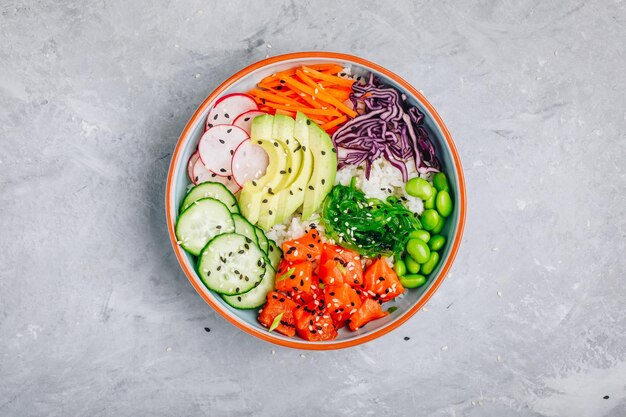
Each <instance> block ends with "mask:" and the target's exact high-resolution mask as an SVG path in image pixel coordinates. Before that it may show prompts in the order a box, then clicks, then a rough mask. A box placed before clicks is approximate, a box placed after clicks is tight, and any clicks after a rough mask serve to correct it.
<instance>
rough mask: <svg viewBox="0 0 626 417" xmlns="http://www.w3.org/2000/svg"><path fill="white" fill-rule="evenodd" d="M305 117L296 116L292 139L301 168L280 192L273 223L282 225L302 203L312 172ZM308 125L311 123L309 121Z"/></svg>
mask: <svg viewBox="0 0 626 417" xmlns="http://www.w3.org/2000/svg"><path fill="white" fill-rule="evenodd" d="M307 120H309V118H308V117H306V116H305V115H304V114H303V113H300V112H298V113H297V114H296V124H295V128H294V133H293V135H294V139H295V140H297V141H298V143H299V145H301V146H300V149H299V151H301V152H302V166H301V167H300V170H299V171H298V175H297V176H296V179H295V181H294V182H293V183H292V184H291V185H290V186H289V187H287V188H286V189H284V190H282V191H281V192H280V193H279V196H278V214H277V216H276V219H275V222H276V223H282V222H283V221H285V219H286V218H287V217H289V216H291V215H292V214H293V213H294V212H295V211H296V210H297V209H298V207H300V206H301V205H302V203H303V202H304V190H305V189H306V186H307V184H308V183H309V180H310V179H311V173H312V172H313V154H312V153H311V149H310V146H309V129H308V124H307ZM309 123H313V122H311V121H309Z"/></svg>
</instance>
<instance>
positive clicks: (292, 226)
mask: <svg viewBox="0 0 626 417" xmlns="http://www.w3.org/2000/svg"><path fill="white" fill-rule="evenodd" d="M407 169H408V173H409V178H413V177H417V176H419V174H418V172H417V170H416V169H415V165H414V164H412V163H410V164H407ZM430 176H432V174H425V175H421V177H422V178H426V179H430ZM353 177H356V185H357V187H359V188H360V189H361V190H363V192H364V193H365V195H366V196H367V197H368V198H378V199H380V200H385V199H386V198H387V197H389V196H390V195H393V196H396V197H399V198H400V197H404V198H406V201H404V204H405V206H406V207H407V208H408V209H409V210H411V211H413V212H415V213H418V214H421V213H422V211H424V202H423V201H422V200H420V199H419V198H416V197H412V196H410V195H408V194H407V193H406V191H405V190H404V181H403V180H402V174H401V173H400V171H398V170H397V169H396V168H394V166H393V165H391V164H390V163H389V162H388V161H387V160H386V159H384V158H379V159H377V160H376V161H374V163H373V164H372V171H371V174H370V178H369V180H367V179H365V166H364V165H359V166H353V165H352V166H346V167H344V168H342V169H341V170H339V171H337V176H336V178H335V185H337V184H342V185H349V184H350V181H351V180H352V178H353ZM311 224H314V225H315V227H316V228H317V229H318V230H319V231H320V232H321V233H320V236H321V237H322V240H325V239H326V238H325V237H324V226H322V225H321V224H320V217H319V214H318V213H315V214H313V216H311V218H309V219H307V220H302V217H301V213H299V212H296V213H295V214H294V215H293V216H291V217H289V218H288V219H287V220H286V221H284V222H283V223H282V224H277V225H275V226H273V227H272V228H271V229H270V230H269V231H268V232H267V233H266V235H267V237H268V238H269V239H272V240H274V241H275V242H276V243H277V244H278V246H280V245H282V243H283V242H284V241H286V240H291V239H296V238H299V237H300V236H302V235H304V233H305V232H306V230H307V229H308V228H309V227H310V225H311ZM331 243H334V242H332V241H331ZM387 262H393V259H387Z"/></svg>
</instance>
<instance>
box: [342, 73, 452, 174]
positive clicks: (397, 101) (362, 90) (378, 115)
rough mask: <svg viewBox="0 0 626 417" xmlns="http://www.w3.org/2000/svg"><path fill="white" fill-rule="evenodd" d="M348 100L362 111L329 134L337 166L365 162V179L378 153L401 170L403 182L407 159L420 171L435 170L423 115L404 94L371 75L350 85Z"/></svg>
mask: <svg viewBox="0 0 626 417" xmlns="http://www.w3.org/2000/svg"><path fill="white" fill-rule="evenodd" d="M350 100H351V101H352V104H353V105H354V108H355V109H362V110H359V113H360V114H359V115H358V116H357V117H355V118H354V119H352V120H350V121H349V122H348V123H346V124H345V125H343V126H342V127H341V128H339V129H338V130H337V131H336V132H335V134H334V135H333V142H334V143H335V147H336V148H337V152H338V160H339V162H338V168H339V169H341V168H343V167H344V166H346V165H360V164H362V163H365V177H366V178H367V179H369V177H370V172H371V168H372V162H374V160H376V159H378V158H379V157H381V156H382V157H384V158H385V159H387V160H388V161H389V162H390V163H391V164H392V165H393V166H394V167H395V168H397V169H398V170H399V171H400V172H401V173H402V179H403V180H404V181H407V180H408V171H407V167H406V162H407V161H408V160H410V159H411V158H412V159H413V162H414V163H415V167H416V169H417V171H418V172H420V173H426V172H438V171H439V169H440V163H439V160H438V159H437V157H436V155H435V147H434V146H433V144H432V142H431V141H430V138H429V137H428V132H427V131H426V128H425V127H424V114H422V112H420V111H419V109H418V108H417V107H415V106H411V105H410V104H409V103H408V102H407V100H406V95H404V94H401V93H400V92H399V91H398V90H396V89H395V88H393V87H390V86H387V85H385V84H383V83H382V82H381V81H380V80H379V79H378V78H377V77H375V76H374V74H371V75H370V78H369V81H368V82H367V83H366V84H359V83H355V84H354V85H353V86H352V93H351V94H350Z"/></svg>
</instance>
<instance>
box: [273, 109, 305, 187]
mask: <svg viewBox="0 0 626 417" xmlns="http://www.w3.org/2000/svg"><path fill="white" fill-rule="evenodd" d="M295 125H296V122H295V120H293V118H291V117H289V116H285V115H282V114H277V115H276V116H274V129H273V136H272V137H273V138H274V139H276V140H277V141H280V142H282V143H283V145H284V146H285V148H286V149H287V151H288V153H289V155H288V159H289V163H288V165H287V171H286V172H285V174H286V175H287V178H286V179H285V182H284V183H283V184H281V185H282V187H286V186H289V185H291V183H293V182H294V181H295V179H296V177H297V176H298V171H300V168H301V167H302V158H303V156H304V152H303V151H302V146H301V144H300V142H299V141H298V140H297V139H295V138H294V136H295V135H294V131H295ZM279 189H280V188H279Z"/></svg>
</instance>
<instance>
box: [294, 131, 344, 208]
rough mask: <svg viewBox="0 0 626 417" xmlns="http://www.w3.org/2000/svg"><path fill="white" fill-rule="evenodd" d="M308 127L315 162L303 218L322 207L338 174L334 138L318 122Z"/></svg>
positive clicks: (305, 197)
mask: <svg viewBox="0 0 626 417" xmlns="http://www.w3.org/2000/svg"><path fill="white" fill-rule="evenodd" d="M308 127H309V144H310V147H311V153H312V154H313V162H314V163H313V173H312V174H311V179H310V181H309V183H308V184H307V186H306V189H305V190H304V205H303V207H302V218H303V219H305V220H306V219H308V218H309V217H310V216H311V215H312V214H313V213H315V211H317V210H318V209H319V208H320V206H321V205H322V203H323V202H324V199H325V198H326V195H328V193H329V192H330V190H331V189H332V188H333V185H334V184H335V176H336V175H337V151H336V149H335V147H334V145H333V141H332V139H331V138H330V136H329V135H328V133H326V132H325V131H324V130H323V129H322V128H320V127H319V126H318V125H317V124H315V123H313V122H311V123H310V124H309V125H308Z"/></svg>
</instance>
